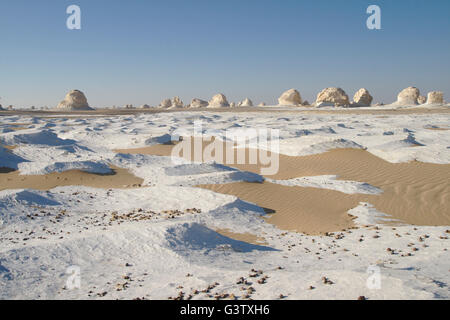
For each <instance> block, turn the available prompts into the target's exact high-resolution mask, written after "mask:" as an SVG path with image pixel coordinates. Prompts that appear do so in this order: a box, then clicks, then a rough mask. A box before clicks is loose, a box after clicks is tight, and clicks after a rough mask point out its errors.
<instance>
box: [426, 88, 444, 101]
mask: <svg viewBox="0 0 450 320" xmlns="http://www.w3.org/2000/svg"><path fill="white" fill-rule="evenodd" d="M427 104H444V93H443V92H441V91H432V92H430V93H428V99H427Z"/></svg>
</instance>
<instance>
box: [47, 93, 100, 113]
mask: <svg viewBox="0 0 450 320" xmlns="http://www.w3.org/2000/svg"><path fill="white" fill-rule="evenodd" d="M56 108H57V109H62V110H68V111H71V110H93V109H92V108H91V107H90V106H89V104H88V102H87V99H86V96H85V95H84V93H83V92H81V91H80V90H72V91H70V92H69V93H68V94H67V95H66V97H65V98H64V100H63V101H61V102H60V103H59V104H58V106H57V107H56Z"/></svg>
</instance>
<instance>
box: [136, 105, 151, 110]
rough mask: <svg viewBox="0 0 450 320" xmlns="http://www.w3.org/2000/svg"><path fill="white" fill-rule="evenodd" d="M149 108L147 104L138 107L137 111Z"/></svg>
mask: <svg viewBox="0 0 450 320" xmlns="http://www.w3.org/2000/svg"><path fill="white" fill-rule="evenodd" d="M150 108H151V107H150V106H149V105H148V104H143V105H142V106H140V107H139V109H150Z"/></svg>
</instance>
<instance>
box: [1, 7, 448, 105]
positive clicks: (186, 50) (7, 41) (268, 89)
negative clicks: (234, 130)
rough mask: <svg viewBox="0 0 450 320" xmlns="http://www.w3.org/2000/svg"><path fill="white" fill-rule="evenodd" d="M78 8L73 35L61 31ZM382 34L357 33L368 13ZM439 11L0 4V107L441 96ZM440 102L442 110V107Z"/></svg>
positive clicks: (442, 14) (443, 17)
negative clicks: (375, 16) (288, 95)
mask: <svg viewBox="0 0 450 320" xmlns="http://www.w3.org/2000/svg"><path fill="white" fill-rule="evenodd" d="M71 4H76V5H79V6H80V7H81V12H82V29H81V30H68V29H67V28H66V19H67V17H68V15H67V14H66V8H67V7H68V6H69V5H71ZM371 4H377V5H379V6H380V7H381V10H382V30H376V31H374V30H368V29H367V28H366V20H367V17H368V15H367V14H366V8H367V7H368V6H369V5H371ZM449 13H450V1H448V0H433V1H425V0H395V1H394V0H389V1H375V0H373V1H364V0H330V1H325V0H315V1H300V0H296V1H294V0H270V1H269V0H226V1H225V0H223V1H218V0H184V1H183V0H161V1H151V0H129V1H119V0H79V1H75V0H71V1H66V0H40V1H29V0H1V1H0V97H1V100H0V103H1V104H3V105H9V104H13V105H15V106H21V107H29V106H31V105H35V106H44V105H47V106H55V105H56V104H57V103H58V102H59V101H60V100H62V99H63V97H64V95H65V93H66V92H67V91H69V90H71V89H79V90H82V91H83V92H85V93H86V95H87V97H88V100H89V102H90V104H91V105H92V106H94V107H95V106H97V107H99V106H111V105H117V106H120V105H124V104H130V103H131V104H134V105H136V106H137V105H140V104H144V103H147V104H151V105H155V104H158V103H159V102H160V101H161V100H162V99H163V98H168V97H172V96H175V95H178V96H180V97H181V98H182V99H183V100H184V101H185V102H186V103H187V102H189V101H190V100H191V99H192V98H194V97H198V98H203V99H209V98H210V97H211V96H212V95H213V94H215V93H218V92H222V93H224V94H225V95H226V96H227V97H228V100H230V101H239V100H242V99H244V98H246V97H249V98H251V99H252V100H253V101H254V102H255V103H259V102H261V101H265V102H267V103H274V102H275V101H276V99H277V98H278V96H279V95H280V94H281V93H282V91H284V90H287V89H290V88H297V89H298V90H299V91H300V93H301V94H302V96H303V97H304V98H305V99H307V100H309V101H310V102H312V101H314V99H315V97H316V95H317V93H318V92H319V91H320V90H322V89H323V88H325V87H329V86H338V87H341V88H343V89H344V90H345V91H346V92H347V93H348V94H349V96H351V97H352V96H353V94H354V92H355V91H356V90H357V89H359V88H360V87H365V88H367V89H369V91H370V92H371V93H372V95H373V96H374V97H375V102H378V101H383V102H385V103H386V102H392V101H393V100H394V99H395V97H396V95H397V93H398V92H399V91H400V90H401V89H403V88H405V87H407V86H410V85H415V86H417V87H419V88H420V89H421V91H422V93H426V92H427V91H430V90H442V91H444V92H445V93H446V94H447V95H450V59H449V57H450V19H449ZM447 100H450V99H448V98H447Z"/></svg>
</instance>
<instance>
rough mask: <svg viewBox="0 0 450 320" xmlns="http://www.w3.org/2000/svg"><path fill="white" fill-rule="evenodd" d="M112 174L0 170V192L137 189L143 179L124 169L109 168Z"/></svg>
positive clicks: (77, 171) (74, 171)
mask: <svg viewBox="0 0 450 320" xmlns="http://www.w3.org/2000/svg"><path fill="white" fill-rule="evenodd" d="M111 169H112V170H113V173H112V174H95V173H88V172H84V171H81V170H70V171H65V172H61V173H50V174H46V175H20V172H19V171H11V169H7V168H3V169H0V191H2V190H7V189H35V190H50V189H53V188H56V187H60V186H86V187H93V188H103V189H110V188H117V189H125V188H137V187H139V186H140V185H141V184H142V183H143V181H144V180H143V179H141V178H138V177H136V176H134V175H133V174H131V173H130V172H129V171H128V170H126V169H121V168H117V167H111Z"/></svg>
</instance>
